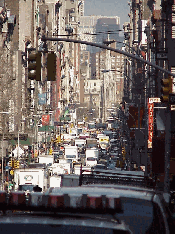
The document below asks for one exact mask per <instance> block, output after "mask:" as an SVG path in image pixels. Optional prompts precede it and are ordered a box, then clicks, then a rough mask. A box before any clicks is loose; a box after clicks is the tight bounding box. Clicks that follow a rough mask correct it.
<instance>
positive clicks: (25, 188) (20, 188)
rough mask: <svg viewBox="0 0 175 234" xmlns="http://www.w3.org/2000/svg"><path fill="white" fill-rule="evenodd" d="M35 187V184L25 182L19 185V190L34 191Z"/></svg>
mask: <svg viewBox="0 0 175 234" xmlns="http://www.w3.org/2000/svg"><path fill="white" fill-rule="evenodd" d="M33 187H34V185H28V184H24V185H19V189H18V190H19V191H30V192H32V191H33Z"/></svg>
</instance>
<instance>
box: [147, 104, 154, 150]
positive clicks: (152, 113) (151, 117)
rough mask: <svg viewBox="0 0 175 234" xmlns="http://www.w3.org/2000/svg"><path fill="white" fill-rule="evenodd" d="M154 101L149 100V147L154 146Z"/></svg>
mask: <svg viewBox="0 0 175 234" xmlns="http://www.w3.org/2000/svg"><path fill="white" fill-rule="evenodd" d="M153 116H154V103H149V102H148V148H152V138H153V126H154V118H153Z"/></svg>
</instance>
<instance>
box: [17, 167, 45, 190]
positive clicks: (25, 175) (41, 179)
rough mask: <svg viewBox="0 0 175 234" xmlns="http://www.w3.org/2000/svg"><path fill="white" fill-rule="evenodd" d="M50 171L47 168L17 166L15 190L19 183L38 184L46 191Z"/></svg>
mask: <svg viewBox="0 0 175 234" xmlns="http://www.w3.org/2000/svg"><path fill="white" fill-rule="evenodd" d="M48 178H49V176H48V171H47V169H45V168H23V169H20V168H16V169H15V170H14V184H15V190H18V189H19V185H38V186H39V187H41V188H42V191H45V190H46V189H47V187H48V183H49V181H48Z"/></svg>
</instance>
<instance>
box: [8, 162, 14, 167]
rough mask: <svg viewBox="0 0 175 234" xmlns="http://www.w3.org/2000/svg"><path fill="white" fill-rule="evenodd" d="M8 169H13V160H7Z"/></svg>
mask: <svg viewBox="0 0 175 234" xmlns="http://www.w3.org/2000/svg"><path fill="white" fill-rule="evenodd" d="M9 167H11V168H12V169H13V168H14V160H9Z"/></svg>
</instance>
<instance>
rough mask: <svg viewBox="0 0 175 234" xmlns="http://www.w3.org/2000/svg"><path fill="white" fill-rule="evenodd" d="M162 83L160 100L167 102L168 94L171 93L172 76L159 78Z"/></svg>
mask: <svg viewBox="0 0 175 234" xmlns="http://www.w3.org/2000/svg"><path fill="white" fill-rule="evenodd" d="M161 85H162V89H161V92H162V96H161V97H160V100H161V102H169V95H170V93H172V77H171V76H169V77H168V78H167V79H162V80H161Z"/></svg>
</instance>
